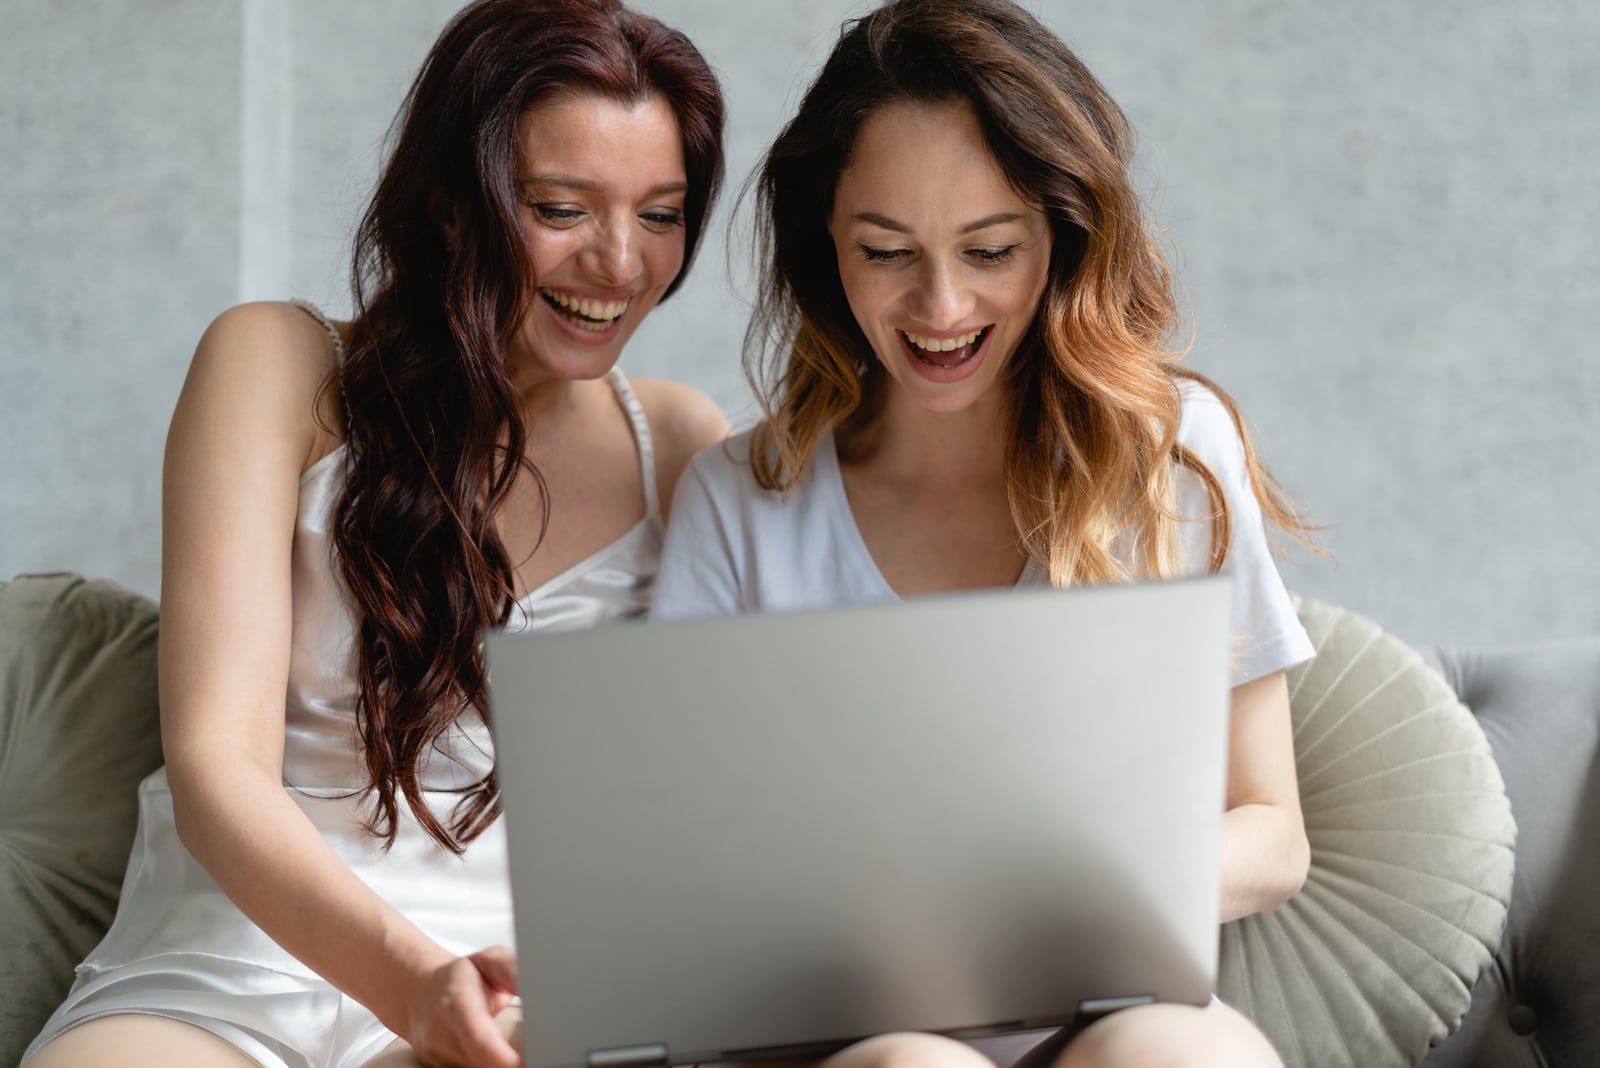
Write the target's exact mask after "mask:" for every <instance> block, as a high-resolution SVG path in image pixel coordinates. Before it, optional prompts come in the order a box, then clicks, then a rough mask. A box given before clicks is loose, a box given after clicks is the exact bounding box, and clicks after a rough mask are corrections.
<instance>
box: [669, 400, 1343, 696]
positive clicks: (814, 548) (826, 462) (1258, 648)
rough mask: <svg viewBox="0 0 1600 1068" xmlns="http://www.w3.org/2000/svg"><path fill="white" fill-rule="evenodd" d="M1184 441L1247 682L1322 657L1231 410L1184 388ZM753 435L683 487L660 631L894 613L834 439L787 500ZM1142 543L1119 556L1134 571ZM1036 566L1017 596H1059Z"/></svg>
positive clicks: (1194, 526) (1187, 566)
mask: <svg viewBox="0 0 1600 1068" xmlns="http://www.w3.org/2000/svg"><path fill="white" fill-rule="evenodd" d="M1182 397H1183V417H1182V421H1181V424H1180V426H1179V429H1178V440H1179V441H1180V442H1181V443H1182V444H1184V445H1186V446H1188V448H1189V449H1190V450H1191V451H1192V452H1193V453H1194V455H1195V456H1196V457H1198V458H1199V459H1200V460H1201V461H1202V462H1203V463H1204V464H1205V465H1206V466H1207V467H1208V468H1210V470H1211V472H1212V473H1213V474H1214V475H1215V476H1216V477H1217V480H1218V481H1219V482H1220V483H1221V485H1222V490H1223V494H1224V495H1225V496H1226V498H1227V501H1228V509H1229V516H1230V523H1229V527H1230V531H1231V538H1232V540H1231V543H1230V544H1229V546H1228V555H1227V561H1226V563H1225V564H1224V565H1223V570H1224V571H1225V572H1227V573H1229V574H1231V575H1232V576H1233V633H1234V635H1236V636H1237V638H1238V641H1237V642H1236V644H1235V647H1234V653H1235V678H1234V681H1235V684H1238V683H1243V682H1248V681H1250V680H1251V679H1256V678H1260V677H1261V676H1263V675H1268V674H1271V673H1272V672H1274V671H1278V670H1281V669H1283V668H1287V667H1292V666H1293V665H1295V664H1298V663H1300V662H1302V661H1304V660H1309V659H1310V658H1311V657H1312V655H1313V653H1314V650H1313V648H1312V645H1311V640H1310V639H1309V638H1308V637H1307V635H1306V632H1305V629H1304V628H1303V627H1302V626H1301V625H1300V621H1299V618H1298V617H1297V616H1296V614H1295V611H1294V606H1293V605H1292V604H1290V602H1289V596H1288V593H1287V592H1286V591H1285V590H1284V587H1283V580H1282V579H1281V578H1280V577H1279V575H1278V571H1277V568H1276V567H1275V566H1274V565H1273V562H1272V555H1271V552H1270V550H1269V549H1268V546H1267V541H1266V534H1265V531H1264V529H1263V527H1262V519H1261V509H1260V506H1259V505H1258V504H1257V503H1256V498H1255V494H1254V493H1253V492H1251V489H1250V486H1249V480H1248V478H1247V477H1246V473H1245V467H1244V447H1243V445H1242V443H1241V442H1240V440H1239V435H1238V432H1237V431H1236V430H1235V428H1234V425H1233V420H1232V419H1231V418H1230V417H1229V415H1228V412H1227V409H1225V408H1224V407H1223V406H1222V402H1221V401H1220V400H1219V399H1218V398H1217V396H1216V395H1215V394H1214V393H1212V392H1211V391H1210V390H1208V389H1205V388H1204V387H1203V386H1200V385H1198V384H1196V383H1190V382H1185V383H1182ZM750 438H751V435H750V432H748V431H747V432H746V433H743V434H740V435H737V436H735V437H733V438H731V439H729V440H728V441H726V442H723V443H722V444H720V445H714V446H712V447H711V448H709V449H706V450H705V451H703V452H701V453H700V454H699V455H698V456H696V457H695V458H694V460H693V461H691V462H690V464H689V466H688V468H687V469H686V470H685V471H684V473H683V475H682V476H681V477H680V478H679V480H678V488H677V490H676V492H675V494H674V496H673V505H672V513H671V521H670V523H669V524H668V527H667V539H666V545H665V547H664V548H663V550H662V556H661V570H660V571H659V572H658V573H657V576H656V592H655V599H654V602H653V605H652V608H651V610H650V617H651V618H652V619H657V620H664V619H694V618H703V617H711V616H724V615H735V614H739V613H743V612H773V611H787V610H791V609H803V608H825V607H834V606H838V605H843V604H858V603H868V602H881V601H894V600H896V599H897V596H896V594H895V592H894V590H893V589H892V588H891V587H890V586H889V584H888V582H886V581H885V580H884V578H883V575H882V573H880V572H879V571H878V567H877V565H876V564H875V563H874V562H873V559H872V554H871V553H870V552H869V551H868V550H867V546H866V543H865V542H863V541H862V540H861V532H860V531H859V530H858V529H857V527H856V523H855V517H854V515H853V514H852V513H851V511H850V504H849V500H848V498H847V497H846V496H845V490H844V483H843V481H842V480H841V479H840V476H839V458H838V453H837V452H836V451H835V448H834V441H833V436H832V435H831V434H829V435H828V436H827V437H825V438H824V439H823V440H822V442H821V444H820V445H819V446H818V448H817V451H816V454H815V455H814V456H813V457H812V460H811V463H810V464H809V465H808V467H807V470H806V472H805V474H804V475H803V476H802V477H801V479H800V482H799V484H798V485H797V486H795V488H794V489H793V490H791V491H790V493H789V495H788V497H787V498H785V497H783V496H782V495H781V494H778V493H775V492H772V491H770V490H765V489H762V488H761V487H760V486H759V485H758V484H757V483H756V480H755V475H754V473H753V471H752V469H751V467H750V463H749V455H750ZM1175 481H1176V484H1177V501H1178V506H1179V512H1180V514H1181V515H1183V516H1184V517H1186V518H1192V519H1194V520H1195V521H1193V522H1185V523H1183V524H1182V525H1181V526H1180V527H1179V557H1180V560H1181V563H1182V568H1183V573H1184V574H1196V575H1198V574H1204V573H1206V571H1207V570H1208V569H1209V565H1210V559H1211V522H1210V520H1209V518H1208V517H1209V516H1210V514H1211V502H1210V497H1209V495H1208V494H1207V493H1206V490H1205V486H1204V484H1203V483H1202V482H1201V481H1200V479H1199V478H1198V477H1197V476H1196V475H1195V474H1194V473H1193V472H1191V471H1189V470H1188V469H1187V468H1183V467H1180V468H1178V470H1177V472H1176V473H1175ZM1133 541H1134V539H1133V537H1132V535H1131V534H1130V535H1128V536H1126V537H1124V538H1123V539H1120V540H1119V542H1118V543H1117V545H1114V546H1113V554H1114V555H1116V557H1117V559H1119V560H1120V561H1122V562H1123V563H1124V564H1125V565H1127V566H1129V569H1130V571H1133V572H1135V573H1136V572H1137V570H1138V569H1137V568H1135V567H1133V565H1132V561H1131V559H1130V555H1131V549H1132V545H1133ZM1049 581H1050V580H1049V576H1048V574H1047V573H1046V570H1045V568H1044V567H1043V566H1042V565H1041V564H1040V562H1039V561H1037V560H1030V561H1029V562H1028V563H1027V565H1026V566H1025V567H1024V568H1023V572H1022V575H1021V577H1020V578H1019V579H1018V580H1017V585H1018V586H1019V587H1021V586H1047V585H1049Z"/></svg>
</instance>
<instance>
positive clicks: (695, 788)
mask: <svg viewBox="0 0 1600 1068" xmlns="http://www.w3.org/2000/svg"><path fill="white" fill-rule="evenodd" d="M1230 604H1231V589H1230V582H1229V580H1228V579H1227V578H1226V577H1223V576H1207V577H1203V578H1195V579H1183V580H1177V581H1167V582H1149V583H1137V584H1133V585H1116V586H1099V587H1092V588H1083V589H1073V590H1066V591H1057V590H1051V589H1040V590H1005V591H983V592H972V593H962V594H956V595H949V596H937V597H922V598H914V599H910V600H907V601H903V602H900V603H895V604H884V605H869V606H857V607H851V608H842V609H837V610H827V611H805V612H793V613H779V614H770V615H759V616H756V615H747V616H740V617H734V618H726V619H716V620H704V621H690V622H672V623H651V624H638V623H629V624H621V625H616V626H608V627H602V628H598V629H594V630H587V631H574V632H568V633H557V634H543V635H533V636H514V635H499V634H492V635H490V636H489V637H488V639H487V641H488V651H487V655H488V660H489V666H490V677H491V680H492V681H491V692H490V701H491V706H492V710H493V721H494V731H495V737H496V742H495V745H496V753H497V760H498V770H499V782H500V789H501V791H502V802H503V805H504V813H505V821H506V830H507V834H508V850H509V859H510V866H511V882H512V894H513V905H514V911H515V925H516V938H517V960H518V968H519V982H520V986H521V996H522V1011H523V1027H522V1036H523V1037H522V1041H523V1044H524V1051H523V1052H524V1058H525V1062H526V1064H527V1065H528V1066H529V1068H646V1066H661V1065H676V1064H685V1063H698V1062H706V1061H727V1060H744V1059H750V1058H755V1057H761V1056H766V1055H780V1054H782V1055H807V1054H817V1055H821V1054H826V1053H828V1052H830V1051H832V1050H836V1049H838V1048H841V1047H843V1046H845V1045H848V1044H849V1043H851V1042H854V1041H856V1040H858V1039H861V1038H864V1037H867V1036H870V1035H875V1034H880V1033H883V1032H887V1031H906V1030H918V1031H936V1032H940V1033H943V1034H947V1035H953V1036H956V1037H979V1036H984V1035H990V1034H996V1033H1001V1032H1008V1031H1020V1030H1027V1029H1033V1028H1043V1027H1054V1026H1061V1025H1064V1024H1067V1023H1070V1022H1072V1021H1074V1020H1075V1019H1080V1020H1081V1019H1083V1018H1085V1017H1093V1016H1096V1015H1099V1014H1102V1013H1104V1012H1108V1011H1112V1010H1114V1009H1117V1008H1121V1007H1123V1006H1127V1005H1136V1004H1140V1003H1144V1002H1149V1001H1174V1002H1186V1003H1190V1004H1195V1005H1200V1004H1204V1003H1206V1002H1207V1001H1208V1000H1209V997H1210V991H1211V988H1212V985H1213V980H1214V978H1215V972H1216V963H1217V949H1218V935H1217V916H1218V908H1219V902H1218V893H1219V888H1218V882H1219V878H1220V862H1219V839H1220V833H1221V818H1222V811H1223V807H1224V772H1225V763H1226V753H1227V713H1228V695H1229V685H1230V680H1231V667H1230V641H1229V618H1230Z"/></svg>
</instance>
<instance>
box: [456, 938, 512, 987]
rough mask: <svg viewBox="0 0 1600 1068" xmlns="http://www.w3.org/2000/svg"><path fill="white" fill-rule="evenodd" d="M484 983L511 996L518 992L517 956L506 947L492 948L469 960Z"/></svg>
mask: <svg viewBox="0 0 1600 1068" xmlns="http://www.w3.org/2000/svg"><path fill="white" fill-rule="evenodd" d="M467 959H468V960H470V961H472V963H473V966H474V967H476V968H477V969H478V974H479V975H481V976H483V980H484V982H486V983H488V984H489V986H491V987H493V988H494V989H496V990H502V991H505V992H506V993H509V994H515V993H516V992H517V955H516V953H515V952H514V951H512V950H511V949H509V948H508V947H506V946H490V947H489V948H488V949H481V950H479V951H478V952H476V953H474V954H472V956H470V957H468V958H467Z"/></svg>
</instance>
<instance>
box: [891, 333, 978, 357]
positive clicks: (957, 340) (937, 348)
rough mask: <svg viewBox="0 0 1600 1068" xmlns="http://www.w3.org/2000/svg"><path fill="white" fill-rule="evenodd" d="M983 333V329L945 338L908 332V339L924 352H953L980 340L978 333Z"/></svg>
mask: <svg viewBox="0 0 1600 1068" xmlns="http://www.w3.org/2000/svg"><path fill="white" fill-rule="evenodd" d="M902 333H904V331H902ZM981 333H983V331H982V330H974V331H973V332H972V333H970V334H962V335H961V336H960V337H945V338H937V337H923V336H922V335H920V334H906V340H907V341H909V342H911V343H912V344H913V345H915V346H916V347H917V348H919V349H922V350H923V351H924V352H953V351H955V350H956V349H959V348H960V347H961V346H963V345H970V344H972V343H973V342H974V341H976V340H978V335H979V334H981Z"/></svg>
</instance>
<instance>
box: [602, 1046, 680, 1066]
mask: <svg viewBox="0 0 1600 1068" xmlns="http://www.w3.org/2000/svg"><path fill="white" fill-rule="evenodd" d="M588 1061H589V1068H664V1066H665V1065H666V1063H667V1047H666V1046H664V1045H659V1044H657V1045H652V1046H613V1047H612V1048H611V1049H592V1050H590V1051H589V1056H588Z"/></svg>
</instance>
